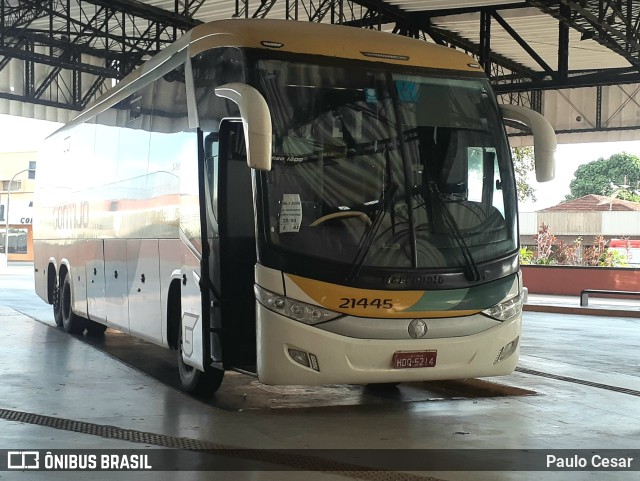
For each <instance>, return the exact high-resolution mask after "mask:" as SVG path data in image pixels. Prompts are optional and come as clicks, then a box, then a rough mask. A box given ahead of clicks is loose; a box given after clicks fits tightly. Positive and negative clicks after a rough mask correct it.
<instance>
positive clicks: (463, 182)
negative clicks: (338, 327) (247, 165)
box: [256, 59, 517, 280]
mask: <svg viewBox="0 0 640 481" xmlns="http://www.w3.org/2000/svg"><path fill="white" fill-rule="evenodd" d="M353 64H354V65H348V64H341V65H340V66H335V65H327V64H314V63H301V62H299V61H296V62H292V61H287V60H280V59H261V60H258V61H257V65H256V67H257V68H256V82H257V87H258V89H259V90H260V91H261V92H262V94H263V95H264V97H265V99H266V100H267V103H268V104H269V106H270V109H271V115H272V123H273V132H274V155H273V165H272V170H271V171H270V172H268V173H267V174H265V175H264V176H263V177H262V178H263V185H262V188H263V189H264V191H265V194H266V195H265V197H264V198H266V199H267V201H268V205H267V206H266V216H265V219H266V222H267V223H268V225H267V226H266V232H267V233H268V237H269V239H268V241H269V243H270V245H272V246H274V247H276V248H279V249H283V250H285V251H293V252H295V253H297V254H304V255H307V256H316V257H321V258H324V259H328V260H332V261H337V262H340V263H345V264H347V265H351V266H352V268H353V271H354V272H355V271H357V269H358V268H359V267H361V266H367V267H393V268H420V269H428V268H445V269H457V268H462V269H465V270H470V271H474V270H475V272H476V273H477V272H478V270H477V264H478V263H481V262H487V261H490V260H494V259H498V258H501V257H504V256H506V255H507V254H512V253H513V252H514V251H515V250H516V247H517V228H516V206H515V204H516V192H515V182H514V177H513V168H512V164H511V158H510V155H509V152H508V147H507V143H506V137H505V134H504V128H503V126H502V123H501V120H500V118H499V115H498V108H497V104H496V102H495V99H494V97H493V95H492V94H491V90H490V87H489V85H488V83H487V81H486V80H485V79H484V78H480V77H478V76H467V77H465V76H462V75H456V76H453V77H452V76H442V75H436V74H433V73H428V72H425V71H417V70H411V71H407V70H406V69H405V70H402V69H400V68H399V67H398V68H397V71H395V70H393V69H394V68H396V67H393V66H389V67H388V69H387V70H382V69H378V68H379V67H378V66H379V65H380V64H378V66H375V67H373V68H372V67H369V68H367V67H364V68H362V67H359V66H358V64H357V63H356V62H353ZM476 280H477V279H476Z"/></svg>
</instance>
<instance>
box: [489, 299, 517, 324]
mask: <svg viewBox="0 0 640 481" xmlns="http://www.w3.org/2000/svg"><path fill="white" fill-rule="evenodd" d="M522 300H523V295H522V293H520V294H518V295H517V296H515V297H512V298H511V299H507V300H506V301H503V302H501V303H500V304H496V305H495V306H493V307H490V308H489V309H485V310H484V311H482V313H483V314H484V315H485V316H489V317H492V318H493V319H497V320H498V321H508V320H509V319H511V318H513V317H515V316H517V315H519V314H520V313H522Z"/></svg>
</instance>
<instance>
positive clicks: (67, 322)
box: [60, 272, 85, 334]
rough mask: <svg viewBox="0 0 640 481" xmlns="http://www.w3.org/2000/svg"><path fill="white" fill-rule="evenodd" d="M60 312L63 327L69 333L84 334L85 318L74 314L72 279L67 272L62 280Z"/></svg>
mask: <svg viewBox="0 0 640 481" xmlns="http://www.w3.org/2000/svg"><path fill="white" fill-rule="evenodd" d="M60 313H61V317H62V328H63V329H64V330H65V331H66V332H68V333H69V334H82V333H83V332H84V328H85V320H84V319H83V318H82V317H80V316H78V315H76V314H74V312H73V308H72V302H71V281H70V276H69V273H68V272H67V273H66V274H65V276H64V281H63V282H62V291H61V292H60Z"/></svg>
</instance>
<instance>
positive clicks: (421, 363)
mask: <svg viewBox="0 0 640 481" xmlns="http://www.w3.org/2000/svg"><path fill="white" fill-rule="evenodd" d="M437 355H438V351H397V352H394V353H393V360H392V364H393V368H394V369H410V368H414V367H434V366H435V365H436V357H437Z"/></svg>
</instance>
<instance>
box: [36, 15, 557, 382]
mask: <svg viewBox="0 0 640 481" xmlns="http://www.w3.org/2000/svg"><path fill="white" fill-rule="evenodd" d="M503 117H504V118H510V119H514V120H517V121H520V122H522V123H525V124H527V125H528V126H529V127H530V128H531V130H532V131H533V134H534V138H535V142H536V145H535V148H536V163H537V174H538V178H539V180H545V179H549V178H551V177H552V176H553V151H554V150H555V135H554V133H553V129H551V127H550V126H549V124H548V123H547V122H546V121H545V120H544V119H543V118H542V117H541V116H540V115H539V114H537V113H535V112H533V111H530V110H527V109H524V108H521V107H515V106H499V105H498V103H497V102H496V98H495V96H494V94H493V93H492V90H491V88H490V86H489V82H488V80H487V78H486V77H485V75H484V74H483V71H482V69H481V68H480V66H479V65H478V64H477V63H476V62H475V61H474V60H473V59H472V58H470V57H468V56H467V55H465V54H463V53H460V52H456V51H455V50H452V49H449V48H444V47H441V46H436V45H433V44H429V43H426V42H423V41H419V40H415V39H409V38H405V37H400V36H395V35H391V34H385V33H381V32H376V31H371V30H361V29H356V28H350V27H341V26H332V25H321V24H312V23H302V22H293V21H276V20H274V21H272V20H229V21H220V22H213V23H209V24H203V25H200V26H198V27H196V28H194V29H193V30H192V31H190V32H189V33H187V34H186V35H184V36H183V37H182V38H181V39H179V40H178V41H177V42H176V43H175V44H174V45H172V46H171V47H169V48H167V49H166V50H164V51H162V52H161V53H159V54H158V55H157V56H155V57H154V58H152V59H151V60H150V61H148V62H147V63H146V64H145V65H143V66H142V67H141V68H140V69H138V70H137V71H135V72H134V73H132V74H131V75H129V76H128V77H126V78H125V79H124V80H123V81H122V82H120V83H119V84H117V85H116V86H115V87H114V88H113V89H112V90H111V91H109V92H108V93H106V94H105V95H103V96H101V97H100V98H99V99H97V101H96V102H94V103H93V104H92V105H91V106H90V107H88V108H87V109H86V110H85V111H84V112H82V113H80V114H79V115H78V117H77V118H76V119H74V120H73V121H72V122H70V123H69V124H68V125H66V126H65V127H63V128H61V129H60V130H59V131H58V132H56V133H55V134H53V135H52V136H51V137H50V138H49V139H48V140H47V141H46V143H45V147H44V149H43V151H42V155H41V156H40V158H39V161H38V169H39V172H38V179H37V182H38V185H37V192H36V204H37V215H36V216H34V217H35V222H34V250H35V279H36V290H37V293H38V294H39V295H40V297H41V298H42V299H44V300H45V301H46V302H48V303H50V304H52V305H53V309H54V314H55V319H56V322H57V323H58V324H59V325H61V326H63V327H64V329H65V330H66V331H68V332H72V333H84V331H85V330H86V331H87V332H88V334H96V333H103V332H104V330H105V329H106V328H107V327H110V328H114V329H117V330H120V331H123V332H126V333H130V334H131V335H133V336H137V337H140V338H143V339H146V340H148V341H150V342H152V343H156V344H159V345H162V346H166V347H167V348H170V349H173V350H175V351H176V352H177V357H178V367H179V373H180V378H181V382H182V385H183V387H184V389H185V390H187V391H200V392H211V391H214V390H215V389H217V388H218V387H219V385H220V382H221V381H222V377H223V374H224V372H225V370H229V369H240V370H254V372H255V373H256V374H257V376H258V378H259V380H260V381H261V382H264V383H268V384H323V383H354V384H365V383H396V382H403V381H416V380H434V379H454V378H467V377H475V376H493V375H502V374H508V373H510V372H512V370H513V369H514V367H515V365H516V361H517V358H518V352H519V338H520V330H521V317H522V316H521V311H522V297H523V296H522V292H523V289H522V279H521V275H520V272H519V265H518V226H517V205H516V185H515V180H514V172H513V165H512V160H511V157H510V150H509V145H508V142H507V136H506V133H505V127H504V125H503Z"/></svg>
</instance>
